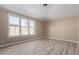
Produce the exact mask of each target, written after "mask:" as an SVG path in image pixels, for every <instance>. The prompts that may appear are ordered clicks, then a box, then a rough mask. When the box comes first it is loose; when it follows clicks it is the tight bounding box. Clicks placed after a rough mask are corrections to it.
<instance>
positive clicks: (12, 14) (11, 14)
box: [8, 13, 36, 37]
mask: <svg viewBox="0 0 79 59" xmlns="http://www.w3.org/2000/svg"><path fill="white" fill-rule="evenodd" d="M9 16H14V17H18V18H19V25H14V24H9ZM21 19H26V20H27V23H28V24H27V26H28V27H27V28H28V34H27V35H22V34H21V32H22V31H21V28H22V27H24V26H21ZM29 21H33V22H34V27H31V28H34V32H35V33H34V34H30V25H29V24H30V23H29ZM10 26H18V27H19V35H16V36H10V30H9V27H10ZM35 29H36V28H35V21H34V20H33V19H32V18H31V19H29V18H27V17H23V16H20V15H17V14H14V13H8V37H19V36H28V35H35V34H36V31H35Z"/></svg>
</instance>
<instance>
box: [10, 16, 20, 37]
mask: <svg viewBox="0 0 79 59" xmlns="http://www.w3.org/2000/svg"><path fill="white" fill-rule="evenodd" d="M19 25H20V24H19V18H18V17H16V16H11V15H10V16H9V36H19Z"/></svg>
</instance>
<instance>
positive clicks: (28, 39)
mask: <svg viewBox="0 0 79 59" xmlns="http://www.w3.org/2000/svg"><path fill="white" fill-rule="evenodd" d="M38 39H41V38H35V39H30V40H29V39H28V40H24V41H18V42H14V43H10V44H5V45H1V46H0V48H1V47H6V46H11V45H15V44H19V43H23V42H28V41H33V40H38Z"/></svg>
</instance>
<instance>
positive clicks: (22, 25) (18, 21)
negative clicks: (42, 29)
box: [9, 14, 35, 37]
mask: <svg viewBox="0 0 79 59" xmlns="http://www.w3.org/2000/svg"><path fill="white" fill-rule="evenodd" d="M29 34H30V35H34V34H35V22H34V21H33V20H29V19H27V18H23V17H18V16H14V15H11V14H9V37H12V36H23V35H29Z"/></svg>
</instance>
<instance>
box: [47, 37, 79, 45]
mask: <svg viewBox="0 0 79 59" xmlns="http://www.w3.org/2000/svg"><path fill="white" fill-rule="evenodd" d="M47 38H49V39H56V40H62V41H67V42H73V43H77V44H79V43H78V42H77V41H72V40H66V39H60V38H53V37H47Z"/></svg>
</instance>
